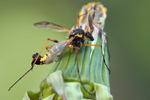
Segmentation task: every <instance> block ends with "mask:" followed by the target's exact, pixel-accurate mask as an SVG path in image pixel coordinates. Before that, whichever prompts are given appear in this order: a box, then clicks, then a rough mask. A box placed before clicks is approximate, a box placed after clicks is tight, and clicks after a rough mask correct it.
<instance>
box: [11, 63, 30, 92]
mask: <svg viewBox="0 0 150 100" xmlns="http://www.w3.org/2000/svg"><path fill="white" fill-rule="evenodd" d="M32 69H33V66H32V67H31V68H30V69H29V70H28V71H27V72H26V73H25V74H23V75H22V76H21V77H20V78H19V79H18V80H17V81H16V82H15V83H14V84H13V85H12V86H11V87H10V88H9V89H8V91H10V90H11V88H12V87H13V86H15V85H16V84H17V83H18V81H20V80H21V79H22V78H23V77H24V76H25V75H27V74H28V73H29V72H30V71H31V70H32Z"/></svg>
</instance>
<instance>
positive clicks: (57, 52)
mask: <svg viewBox="0 0 150 100" xmlns="http://www.w3.org/2000/svg"><path fill="white" fill-rule="evenodd" d="M68 46H69V43H68V40H66V41H61V42H59V43H56V44H54V45H53V46H52V48H51V49H50V50H49V52H48V58H47V59H46V61H45V63H46V64H49V63H52V62H54V61H56V60H57V59H58V58H59V57H60V56H61V55H62V54H63V53H64V52H65V50H66V49H67V47H68Z"/></svg>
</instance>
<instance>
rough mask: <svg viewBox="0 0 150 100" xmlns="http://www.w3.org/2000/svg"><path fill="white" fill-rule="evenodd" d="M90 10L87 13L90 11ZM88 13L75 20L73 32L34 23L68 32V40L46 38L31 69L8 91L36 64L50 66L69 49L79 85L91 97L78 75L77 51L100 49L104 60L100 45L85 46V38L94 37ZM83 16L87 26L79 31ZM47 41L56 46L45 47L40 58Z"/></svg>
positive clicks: (38, 25) (48, 23) (40, 23)
mask: <svg viewBox="0 0 150 100" xmlns="http://www.w3.org/2000/svg"><path fill="white" fill-rule="evenodd" d="M91 9H95V8H94V7H92V8H91ZM91 9H90V10H89V11H91ZM89 11H86V12H85V13H83V14H81V15H79V16H78V18H77V28H75V29H73V30H69V29H66V28H64V27H62V26H60V25H57V24H54V23H51V22H46V21H42V22H38V23H35V24H34V26H35V27H37V28H43V29H48V30H54V31H58V32H69V35H68V38H69V40H65V41H58V40H55V39H51V38H48V39H47V40H46V42H45V43H44V45H43V47H42V49H41V51H40V52H39V53H36V54H33V56H32V58H33V60H32V62H31V66H32V67H31V68H30V69H29V70H28V71H27V72H26V73H25V74H24V75H23V76H22V77H20V78H19V79H18V80H17V81H16V82H15V83H14V84H13V85H12V86H11V87H10V88H9V89H8V90H10V89H11V88H12V87H13V86H14V85H15V84H16V83H17V82H18V81H19V80H21V79H22V78H23V77H24V76H25V75H26V74H27V73H28V72H29V71H31V70H32V69H33V67H34V65H35V64H37V65H42V64H50V63H52V62H54V61H56V60H57V59H59V57H60V56H61V55H62V54H63V53H64V51H65V50H66V49H67V48H70V49H71V50H74V51H75V53H76V61H77V71H78V75H79V79H80V83H81V85H82V86H83V88H84V90H85V91H86V92H87V93H88V94H90V95H91V93H89V92H88V91H87V90H86V89H85V87H84V85H83V83H82V81H81V77H80V74H79V66H78V59H77V50H78V49H80V48H81V46H82V45H84V46H97V47H101V50H102V56H103V61H104V63H105V58H104V55H103V49H102V45H100V44H85V38H86V39H88V40H90V41H94V37H93V36H92V32H93V30H94V27H93V25H95V24H94V23H93V18H92V16H91V14H88V13H87V12H89ZM84 15H87V16H88V18H87V21H88V24H87V26H86V28H85V30H83V29H81V28H80V25H79V24H80V23H79V22H80V19H79V18H80V17H81V16H84ZM95 26H96V25H95ZM89 29H90V31H89ZM100 31H101V30H100ZM102 34H103V33H102ZM48 41H52V42H55V43H56V44H54V45H52V46H47V47H46V50H47V54H46V55H44V56H41V55H40V54H41V52H42V50H43V49H44V47H45V45H46V44H47V42H48ZM105 65H106V67H107V69H108V70H109V71H110V69H109V68H108V66H107V64H106V63H105Z"/></svg>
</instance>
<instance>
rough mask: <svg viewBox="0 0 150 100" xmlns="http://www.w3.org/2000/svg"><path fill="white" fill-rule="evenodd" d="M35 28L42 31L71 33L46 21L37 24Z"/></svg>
mask: <svg viewBox="0 0 150 100" xmlns="http://www.w3.org/2000/svg"><path fill="white" fill-rule="evenodd" d="M34 26H35V27H36V28H42V29H47V30H53V31H58V32H70V30H69V29H66V28H64V27H62V26H60V25H57V24H54V23H51V22H46V21H42V22H38V23H35V24H34Z"/></svg>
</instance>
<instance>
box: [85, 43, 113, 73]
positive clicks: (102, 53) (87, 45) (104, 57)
mask: <svg viewBox="0 0 150 100" xmlns="http://www.w3.org/2000/svg"><path fill="white" fill-rule="evenodd" d="M84 46H97V47H101V51H102V57H103V61H104V64H105V65H106V67H107V69H108V71H109V74H110V69H109V67H108V66H107V64H106V61H105V57H104V54H103V49H102V45H99V44H84Z"/></svg>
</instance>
